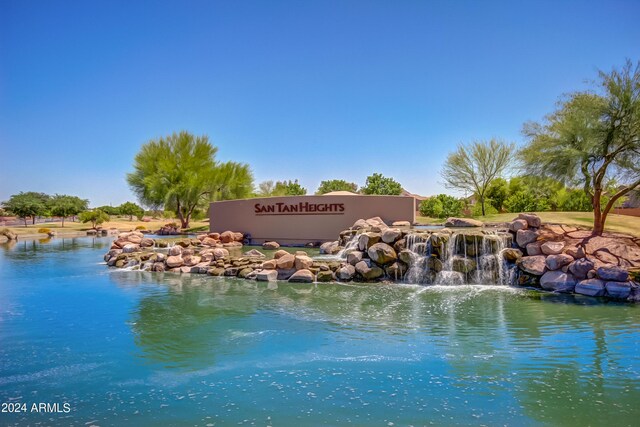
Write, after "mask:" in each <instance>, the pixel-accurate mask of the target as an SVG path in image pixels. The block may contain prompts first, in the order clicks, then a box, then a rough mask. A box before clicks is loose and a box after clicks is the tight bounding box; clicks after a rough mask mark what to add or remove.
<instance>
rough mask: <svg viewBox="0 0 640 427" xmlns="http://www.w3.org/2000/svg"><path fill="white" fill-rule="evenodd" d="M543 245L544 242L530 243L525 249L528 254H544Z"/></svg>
mask: <svg viewBox="0 0 640 427" xmlns="http://www.w3.org/2000/svg"><path fill="white" fill-rule="evenodd" d="M541 246H542V242H533V243H529V244H528V245H527V246H526V247H525V250H526V251H527V255H529V256H534V255H542V249H541V248H540V247H541Z"/></svg>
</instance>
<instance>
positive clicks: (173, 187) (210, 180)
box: [127, 131, 253, 228]
mask: <svg viewBox="0 0 640 427" xmlns="http://www.w3.org/2000/svg"><path fill="white" fill-rule="evenodd" d="M217 151H218V149H217V148H216V147H214V146H212V145H211V144H210V143H209V138H208V137H207V136H206V135H203V136H194V135H192V134H190V133H188V132H185V131H182V132H180V133H174V134H172V135H170V136H168V137H163V138H159V139H157V140H151V141H149V142H147V143H146V144H144V145H143V146H142V148H141V149H140V152H138V154H137V155H136V157H135V160H134V171H133V172H132V173H129V174H128V175H127V182H128V183H129V186H130V187H131V189H132V190H133V191H134V193H135V194H136V196H137V197H138V200H139V201H140V202H141V203H142V204H143V205H147V206H149V207H152V208H157V207H160V206H164V208H165V209H167V210H172V211H174V212H175V213H176V215H177V216H178V218H179V219H180V222H181V226H182V228H187V227H189V221H190V219H191V215H192V214H193V212H194V210H195V209H196V208H198V207H200V208H201V209H202V208H205V209H206V203H207V202H209V201H213V200H227V199H236V198H243V197H248V196H249V195H250V194H251V191H252V189H253V174H252V173H251V170H250V168H249V166H248V165H246V164H241V163H235V162H226V163H220V162H217V161H216V159H215V156H216V153H217Z"/></svg>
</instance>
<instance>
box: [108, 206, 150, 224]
mask: <svg viewBox="0 0 640 427" xmlns="http://www.w3.org/2000/svg"><path fill="white" fill-rule="evenodd" d="M117 211H118V212H119V213H120V214H121V215H129V221H133V217H134V216H136V217H142V215H144V209H142V207H140V206H138V205H136V204H135V203H133V202H124V203H123V204H121V205H120V206H118V209H117ZM103 212H104V211H103ZM105 213H107V212H105Z"/></svg>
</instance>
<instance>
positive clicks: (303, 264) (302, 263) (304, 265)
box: [294, 254, 313, 270]
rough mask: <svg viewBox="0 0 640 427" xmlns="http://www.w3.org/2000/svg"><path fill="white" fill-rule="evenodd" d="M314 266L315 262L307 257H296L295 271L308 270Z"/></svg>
mask: <svg viewBox="0 0 640 427" xmlns="http://www.w3.org/2000/svg"><path fill="white" fill-rule="evenodd" d="M312 265H313V260H312V259H311V258H310V257H309V256H307V255H306V254H305V255H296V256H295V263H294V266H295V269H296V270H308V269H309V268H311V266H312Z"/></svg>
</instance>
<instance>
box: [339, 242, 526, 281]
mask: <svg viewBox="0 0 640 427" xmlns="http://www.w3.org/2000/svg"><path fill="white" fill-rule="evenodd" d="M404 242H405V243H404V249H401V248H398V247H397V245H396V250H398V249H400V250H399V251H398V258H399V259H400V260H401V261H402V262H403V263H404V264H406V266H407V267H406V273H405V274H404V276H403V278H402V281H403V282H404V283H411V284H425V285H429V284H435V285H464V284H485V285H487V284H494V285H509V284H513V283H514V281H515V265H514V264H512V263H508V262H507V261H506V260H505V258H504V257H503V251H504V250H505V249H506V248H510V247H511V246H512V244H513V237H512V235H511V234H510V233H508V232H497V231H492V230H481V231H476V230H474V231H466V230H465V231H453V232H450V233H442V232H432V233H424V232H423V233H408V234H407V235H406V236H405V237H404ZM357 249H358V235H357V234H356V235H353V236H351V238H350V239H349V240H347V241H346V243H345V247H344V249H343V250H342V251H340V253H339V254H338V255H339V257H340V258H342V259H347V255H348V254H349V253H351V252H353V251H355V250H357ZM394 279H395V278H394Z"/></svg>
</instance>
